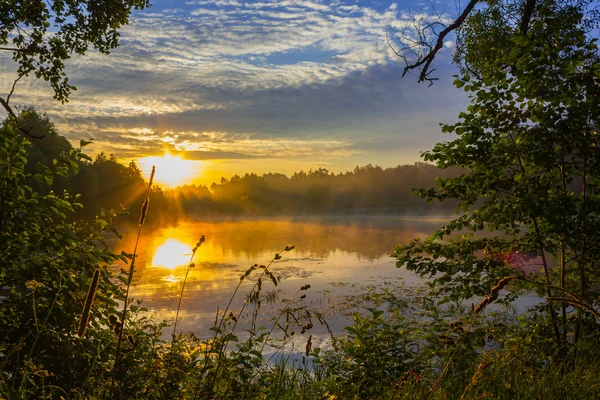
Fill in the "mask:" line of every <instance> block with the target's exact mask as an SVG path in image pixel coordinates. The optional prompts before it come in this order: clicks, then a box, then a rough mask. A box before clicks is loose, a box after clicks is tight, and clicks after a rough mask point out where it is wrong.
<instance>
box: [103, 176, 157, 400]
mask: <svg viewBox="0 0 600 400" xmlns="http://www.w3.org/2000/svg"><path fill="white" fill-rule="evenodd" d="M155 172H156V168H155V167H154V166H152V172H151V173H150V180H149V181H148V189H147V190H146V196H145V198H144V203H143V204H142V208H141V210H140V221H139V223H138V232H137V236H136V239H135V246H134V248H133V254H132V256H131V261H130V263H129V274H128V277H127V286H126V289H125V298H124V301H123V312H122V313H121V322H120V329H119V330H118V334H119V338H118V340H117V349H116V351H115V363H114V366H113V372H112V377H111V380H110V390H109V393H110V395H112V394H113V390H114V387H115V376H116V374H117V370H118V369H119V361H120V355H121V344H122V342H123V332H124V331H125V322H126V321H127V307H128V306H129V290H130V289H131V283H132V282H133V273H134V271H135V260H136V257H137V248H138V244H139V241H140V237H141V235H142V226H144V221H145V220H146V215H147V213H148V207H149V205H150V190H151V189H152V183H153V181H154V174H155Z"/></svg>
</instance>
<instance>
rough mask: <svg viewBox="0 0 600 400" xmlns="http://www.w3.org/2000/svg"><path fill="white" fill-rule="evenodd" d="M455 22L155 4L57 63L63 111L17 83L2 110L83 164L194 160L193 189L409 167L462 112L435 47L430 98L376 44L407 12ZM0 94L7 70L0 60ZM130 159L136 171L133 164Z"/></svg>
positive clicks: (423, 6) (233, 5)
mask: <svg viewBox="0 0 600 400" xmlns="http://www.w3.org/2000/svg"><path fill="white" fill-rule="evenodd" d="M434 11H436V12H437V13H438V14H441V15H442V16H443V17H447V18H452V17H454V16H455V15H456V12H457V11H456V4H455V3H454V2H451V3H448V5H447V6H445V5H444V3H435V10H434V9H433V8H432V6H431V3H429V2H427V3H421V2H418V1H413V0H409V1H402V2H390V1H381V2H378V1H354V0H349V1H339V0H334V1H318V0H311V1H305V0H274V1H273V0H263V1H244V0H195V1H187V2H184V1H169V0H155V1H153V5H152V7H151V8H150V9H148V10H144V11H141V12H136V13H134V16H133V17H132V18H131V21H130V24H129V25H128V26H126V27H124V29H123V30H122V39H121V46H120V47H119V48H118V49H117V50H115V51H113V52H112V53H111V54H110V55H109V56H104V55H100V54H95V53H94V52H90V53H89V54H87V55H86V56H84V57H79V58H76V59H73V60H72V61H71V62H70V63H69V67H68V74H69V77H70V81H71V82H72V83H73V84H75V85H76V86H77V89H78V90H77V91H76V92H73V94H72V96H71V99H70V102H69V103H67V104H65V105H62V104H60V103H59V102H56V101H54V100H53V99H52V93H51V91H50V90H49V89H48V87H47V86H46V85H45V82H43V81H42V82H40V81H36V80H35V79H28V80H24V81H21V82H20V83H19V85H18V86H17V90H16V94H15V96H13V99H12V102H13V103H21V104H30V105H34V106H35V107H36V108H37V109H38V110H40V111H47V112H48V113H49V114H50V115H51V116H52V118H53V120H54V121H55V123H56V125H57V127H58V128H59V130H60V132H61V133H62V134H63V135H65V136H67V137H68V138H69V139H71V140H73V141H78V140H79V139H87V138H90V137H92V138H94V139H95V144H94V145H93V147H92V148H91V149H90V152H91V153H96V152H99V151H105V152H106V153H113V154H115V155H116V156H117V157H119V158H120V159H122V160H124V161H125V162H127V161H129V160H131V159H136V160H141V159H143V158H144V157H147V156H149V155H154V156H156V155H162V154H164V152H165V151H169V152H171V153H173V154H180V155H181V156H182V157H183V158H185V159H187V160H193V161H194V164H193V165H194V168H195V170H196V171H197V180H196V181H197V182H199V183H210V181H212V180H216V179H218V178H220V177H221V176H226V177H229V176H231V175H232V174H235V173H237V174H243V173H246V172H257V173H264V172H268V171H272V172H283V173H288V174H289V173H292V172H293V171H296V170H300V169H304V170H308V169H310V168H313V169H314V168H319V167H324V168H327V169H329V170H331V171H334V172H341V171H344V170H348V169H353V168H354V167H355V166H356V165H364V164H367V163H371V164H378V165H381V166H384V167H387V166H394V165H398V164H403V163H413V162H415V161H417V160H419V152H420V151H422V150H427V149H428V148H430V147H431V146H432V145H433V144H434V143H435V142H436V141H439V140H443V139H444V137H443V136H442V135H441V133H440V129H439V123H440V122H452V121H454V120H455V119H456V115H457V114H458V112H459V111H460V110H461V109H462V108H464V106H465V104H466V100H465V96H464V95H463V94H462V93H461V92H460V91H459V90H457V89H455V88H453V87H452V85H451V83H452V80H453V79H452V77H451V75H452V74H454V73H456V71H455V67H454V66H453V65H451V63H450V59H451V54H452V48H453V44H452V42H451V41H449V42H447V43H446V46H445V47H444V49H443V50H442V51H441V52H440V53H439V57H438V58H437V59H436V62H435V68H436V72H435V74H436V76H437V77H439V78H440V81H439V82H437V83H436V84H435V85H433V86H432V87H427V84H424V83H421V84H419V83H417V74H416V73H413V74H412V75H409V76H406V77H404V78H402V77H401V75H402V65H403V64H402V61H401V60H399V59H398V57H397V56H395V55H394V53H393V52H392V51H391V49H390V48H389V47H388V45H387V41H386V27H388V26H392V27H395V28H397V29H400V28H402V27H404V26H407V25H408V24H410V23H411V16H413V15H424V16H426V15H430V14H432V13H433V12H434ZM2 57H3V58H2V59H1V60H0V84H1V85H2V87H1V88H0V89H1V90H2V91H3V93H6V92H7V91H8V90H9V88H10V84H11V83H12V79H14V72H13V71H14V66H13V65H12V63H11V62H10V60H9V59H7V58H6V57H7V56H6V55H2ZM142 161H143V160H142Z"/></svg>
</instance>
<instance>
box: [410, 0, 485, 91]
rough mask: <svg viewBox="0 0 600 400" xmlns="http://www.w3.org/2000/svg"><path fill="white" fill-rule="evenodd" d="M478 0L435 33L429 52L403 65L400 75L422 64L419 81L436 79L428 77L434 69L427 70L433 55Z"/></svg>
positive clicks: (473, 0)
mask: <svg viewBox="0 0 600 400" xmlns="http://www.w3.org/2000/svg"><path fill="white" fill-rule="evenodd" d="M478 2H479V0H471V1H470V2H469V4H467V6H466V7H465V9H464V10H463V12H462V14H461V15H460V16H459V17H458V18H457V19H456V20H454V22H452V23H451V24H450V25H448V26H447V27H446V29H444V30H443V31H441V32H440V33H439V34H438V35H437V41H436V44H435V46H434V47H433V49H432V50H430V51H429V53H427V54H426V55H425V56H424V57H422V58H419V59H418V60H417V61H416V62H414V63H412V64H408V65H406V67H404V72H403V73H402V76H404V75H406V73H407V72H408V71H410V70H411V69H415V68H419V67H421V66H422V68H421V73H420V75H419V82H423V81H429V82H430V84H431V83H432V81H433V80H437V78H430V77H429V75H430V74H431V73H432V72H433V71H434V70H429V68H430V66H431V63H432V62H433V59H434V58H435V55H436V54H437V52H438V51H439V50H440V49H441V48H442V47H443V46H444V39H445V38H446V36H447V35H448V34H450V33H451V32H452V31H454V30H456V29H457V28H459V27H460V26H461V25H462V24H463V22H464V21H465V19H466V18H467V17H468V16H469V14H470V13H471V11H473V9H474V8H475V5H477V3H478Z"/></svg>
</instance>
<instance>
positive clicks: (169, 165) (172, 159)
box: [138, 152, 201, 188]
mask: <svg viewBox="0 0 600 400" xmlns="http://www.w3.org/2000/svg"><path fill="white" fill-rule="evenodd" d="M138 163H139V167H140V169H141V170H142V172H143V173H144V176H145V177H146V178H149V177H150V172H151V171H152V166H153V165H154V166H155V167H156V174H155V175H154V181H155V182H156V183H157V184H159V185H161V186H165V187H169V188H174V187H177V186H181V185H185V184H186V183H192V181H193V180H194V178H196V177H197V176H198V175H199V174H200V165H201V162H200V161H191V160H184V159H183V158H181V157H180V156H174V155H171V154H169V153H168V152H165V155H164V156H149V157H144V158H141V159H139V160H138Z"/></svg>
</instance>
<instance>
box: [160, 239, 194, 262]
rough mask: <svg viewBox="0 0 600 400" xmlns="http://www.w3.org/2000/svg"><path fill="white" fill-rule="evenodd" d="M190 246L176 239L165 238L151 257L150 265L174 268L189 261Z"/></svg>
mask: <svg viewBox="0 0 600 400" xmlns="http://www.w3.org/2000/svg"><path fill="white" fill-rule="evenodd" d="M191 255H192V247H191V246H190V245H188V244H186V243H183V242H182V241H180V240H177V239H167V240H166V241H165V242H164V243H163V244H161V245H160V246H158V247H157V248H156V250H155V251H154V256H153V257H152V267H160V268H168V269H175V268H176V267H181V266H186V265H188V263H189V262H190V256H191Z"/></svg>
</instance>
